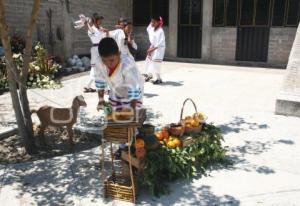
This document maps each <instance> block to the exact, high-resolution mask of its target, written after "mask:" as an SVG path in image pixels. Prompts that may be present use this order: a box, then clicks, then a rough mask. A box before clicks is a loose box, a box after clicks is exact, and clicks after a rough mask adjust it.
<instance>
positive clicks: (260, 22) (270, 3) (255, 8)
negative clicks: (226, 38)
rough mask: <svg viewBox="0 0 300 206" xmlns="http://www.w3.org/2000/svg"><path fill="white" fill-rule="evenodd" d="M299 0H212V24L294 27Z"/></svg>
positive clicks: (297, 20) (299, 17) (299, 16)
mask: <svg viewBox="0 0 300 206" xmlns="http://www.w3.org/2000/svg"><path fill="white" fill-rule="evenodd" d="M299 20H300V0H214V9H213V26H273V27H277V26H285V27H296V26H298V23H299Z"/></svg>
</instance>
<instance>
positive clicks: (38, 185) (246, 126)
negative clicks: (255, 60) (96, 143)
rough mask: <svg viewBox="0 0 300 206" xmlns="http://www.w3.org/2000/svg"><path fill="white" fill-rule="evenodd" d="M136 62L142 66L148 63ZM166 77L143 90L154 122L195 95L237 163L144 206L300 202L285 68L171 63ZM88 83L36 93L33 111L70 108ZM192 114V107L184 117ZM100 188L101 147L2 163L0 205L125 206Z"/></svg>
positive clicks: (4, 100) (297, 145)
mask: <svg viewBox="0 0 300 206" xmlns="http://www.w3.org/2000/svg"><path fill="white" fill-rule="evenodd" d="M138 64H139V65H140V67H141V68H143V62H139V63H138ZM163 72H164V76H163V78H164V80H165V83H164V85H162V86H157V85H152V84H146V87H145V100H144V101H145V105H146V106H147V107H148V110H149V112H150V113H149V121H151V123H153V124H155V125H156V126H162V125H164V124H165V123H170V122H177V121H178V119H179V114H180V109H181V105H182V102H183V101H184V99H185V98H187V97H191V98H192V99H194V100H195V102H196V104H197V106H198V110H199V111H203V112H204V113H206V114H207V116H208V117H209V119H208V121H209V122H215V123H216V124H217V125H219V126H220V127H221V128H222V131H223V133H224V136H225V143H224V145H225V146H228V150H229V153H228V154H229V156H230V158H231V159H232V160H233V161H234V162H235V164H234V165H233V166H231V167H229V168H216V169H215V170H213V171H212V172H211V173H210V175H209V176H207V177H201V178H200V177H199V178H196V179H194V180H193V181H192V182H187V181H184V180H181V181H177V182H175V183H172V184H171V185H170V188H171V189H172V192H171V194H169V195H165V196H162V197H161V198H153V197H151V196H150V195H149V194H148V193H146V192H141V194H140V196H139V198H138V203H139V204H142V205H298V204H300V156H299V151H300V127H299V124H300V119H299V118H295V117H286V116H278V115H275V114H274V109H275V101H276V97H277V95H278V93H279V91H280V88H281V86H282V80H283V76H284V72H285V71H284V70H277V69H265V68H253V67H251V68H250V67H236V66H220V65H205V64H187V63H173V62H165V63H164V64H163ZM87 79H88V76H87V75H86V76H83V77H79V78H76V79H71V80H68V81H65V82H64V86H65V87H64V88H62V89H59V90H53V91H52V90H50V91H49V90H38V89H36V90H31V91H30V92H29V97H30V100H31V107H32V108H37V107H38V106H40V105H41V104H44V103H47V104H51V105H53V106H58V105H56V104H59V105H62V106H65V105H70V104H71V101H72V98H73V97H74V96H76V95H77V94H80V93H81V89H82V87H83V85H84V83H85V82H86V81H87ZM33 92H38V93H39V94H42V95H43V96H44V97H46V98H47V99H48V100H45V98H44V97H41V96H39V95H37V94H36V93H33ZM84 96H85V98H86V100H87V104H88V108H87V109H86V110H87V111H88V112H90V114H91V115H96V112H95V106H96V102H97V98H96V95H95V94H84ZM50 100H51V102H50ZM52 101H53V102H52ZM54 102H57V103H54ZM0 104H1V107H3V106H5V109H1V114H2V115H5V118H4V119H2V120H1V122H2V121H3V120H4V121H5V122H7V123H9V122H13V118H12V115H11V111H12V110H11V106H10V105H11V104H10V99H9V98H8V95H3V96H0ZM3 111H5V112H6V113H5V112H3ZM192 112H193V110H192V105H190V104H188V105H187V108H186V111H185V113H186V114H189V113H192ZM101 187H102V185H101V181H100V174H99V149H98V148H94V149H92V150H88V151H84V152H80V153H77V154H72V155H66V156H64V157H56V158H52V159H47V160H41V161H36V162H30V163H23V164H17V165H8V166H3V165H0V188H1V190H0V202H1V205H127V203H123V202H122V203H121V202H118V201H106V200H104V199H103V198H102V191H101ZM129 205H130V204H129Z"/></svg>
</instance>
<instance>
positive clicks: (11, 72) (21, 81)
mask: <svg viewBox="0 0 300 206" xmlns="http://www.w3.org/2000/svg"><path fill="white" fill-rule="evenodd" d="M39 7H40V0H35V1H34V3H33V7H32V14H31V20H30V23H29V26H28V30H27V36H26V48H25V55H24V66H23V68H22V72H21V75H20V74H19V71H18V70H17V68H16V66H15V65H14V62H13V58H12V52H11V44H10V37H9V32H8V26H7V24H6V21H5V8H4V3H3V0H0V31H1V39H2V43H3V46H4V50H5V60H6V69H7V73H8V75H7V76H8V83H9V91H10V94H11V99H12V104H13V109H14V111H15V116H16V120H17V124H18V128H19V134H20V137H21V138H22V140H23V142H24V146H25V149H26V151H27V153H28V154H33V153H36V145H35V142H34V136H33V128H32V119H31V114H30V108H29V102H28V97H27V89H26V82H27V78H28V70H29V63H30V60H31V59H30V58H31V50H32V32H33V29H34V26H35V24H36V19H37V14H38V10H39ZM16 83H18V85H19V95H18V90H17V85H16Z"/></svg>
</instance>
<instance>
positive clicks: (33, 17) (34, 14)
mask: <svg viewBox="0 0 300 206" xmlns="http://www.w3.org/2000/svg"><path fill="white" fill-rule="evenodd" d="M40 3H41V1H40V0H35V1H34V2H33V6H32V11H31V18H30V22H29V25H28V28H27V33H26V47H25V53H24V65H23V68H22V76H21V79H22V83H24V84H26V81H27V78H28V71H29V63H30V61H31V51H32V33H33V29H34V28H35V26H36V20H37V16H38V13H39V8H40Z"/></svg>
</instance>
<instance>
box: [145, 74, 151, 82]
mask: <svg viewBox="0 0 300 206" xmlns="http://www.w3.org/2000/svg"><path fill="white" fill-rule="evenodd" d="M152 78H153V77H152V75H147V77H146V78H145V82H149V81H150V80H151V79H152Z"/></svg>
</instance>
